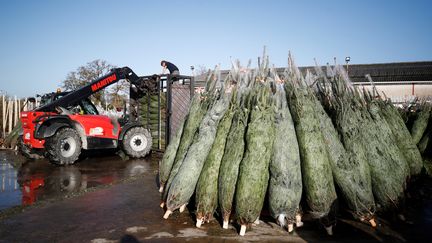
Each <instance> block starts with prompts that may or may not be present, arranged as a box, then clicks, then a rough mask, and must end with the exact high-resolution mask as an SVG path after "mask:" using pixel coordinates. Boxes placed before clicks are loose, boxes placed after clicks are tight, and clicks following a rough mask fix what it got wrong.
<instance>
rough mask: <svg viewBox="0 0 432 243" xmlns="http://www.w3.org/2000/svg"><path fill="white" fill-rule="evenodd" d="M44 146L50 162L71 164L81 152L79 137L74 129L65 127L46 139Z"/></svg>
mask: <svg viewBox="0 0 432 243" xmlns="http://www.w3.org/2000/svg"><path fill="white" fill-rule="evenodd" d="M45 148H46V151H47V154H48V158H49V160H50V161H51V162H54V163H56V164H60V165H68V164H73V163H75V161H76V160H78V157H79V155H80V153H81V139H80V137H79V135H78V133H77V132H76V131H75V130H74V129H72V128H70V127H65V128H61V129H60V130H58V131H57V132H56V133H55V134H54V136H52V137H50V138H48V139H47V140H46V143H45Z"/></svg>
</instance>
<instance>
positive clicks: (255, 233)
mask: <svg viewBox="0 0 432 243" xmlns="http://www.w3.org/2000/svg"><path fill="white" fill-rule="evenodd" d="M159 158H160V155H159V156H158V155H157V154H153V155H152V156H150V157H148V158H146V159H143V160H122V159H121V158H120V157H118V156H116V155H108V156H97V157H92V158H88V159H84V160H83V161H80V162H79V163H78V164H76V165H74V166H68V167H59V166H54V165H51V164H49V162H48V161H45V160H41V161H37V162H33V163H22V161H21V160H20V157H19V156H16V155H14V153H13V152H11V151H4V150H3V151H0V162H1V165H0V171H1V173H0V176H1V177H0V179H1V183H2V185H3V186H2V190H1V191H0V205H1V207H2V209H1V211H0V242H119V241H120V242H142V241H150V242H184V241H190V242H243V241H252V242H311V241H312V242H314V241H320V242H321V241H324V242H411V241H412V242H430V241H431V239H432V197H431V195H432V182H431V181H430V180H427V179H424V180H423V179H422V180H419V181H418V182H417V183H418V184H419V185H418V186H417V188H419V189H418V190H414V191H411V192H410V193H409V199H408V201H407V204H410V205H411V206H410V207H408V210H407V211H406V212H405V217H406V218H407V219H406V220H405V221H402V220H400V219H398V218H397V217H396V218H392V217H387V218H386V220H384V219H380V220H379V222H380V225H379V227H377V228H376V229H372V228H371V227H369V226H367V225H364V224H361V223H357V222H355V221H352V220H349V219H348V218H344V217H342V218H341V219H340V220H339V221H338V224H337V225H336V227H335V229H334V235H333V236H327V235H326V233H325V231H324V229H322V228H321V226H320V225H319V224H318V223H315V222H313V221H310V220H306V221H305V226H304V227H302V228H299V229H297V230H296V231H295V232H294V233H293V234H288V233H287V232H286V231H285V230H281V229H280V228H279V226H277V225H276V224H274V223H273V220H272V219H270V218H268V217H266V216H265V215H264V217H262V218H261V221H260V224H259V225H254V226H252V228H251V229H249V230H248V231H247V232H246V236H244V237H240V236H238V229H237V228H236V227H234V226H231V227H230V229H228V230H223V229H222V228H221V226H220V225H219V223H218V222H211V223H210V224H204V226H203V227H202V228H200V229H197V228H195V222H194V219H193V212H189V211H188V210H186V211H185V212H183V213H181V214H180V213H179V212H175V213H174V214H173V215H171V216H170V218H169V219H168V220H164V219H162V216H163V213H164V212H163V210H162V209H161V208H160V207H159V198H160V195H159V192H158V186H157V184H156V176H157V165H158V160H159ZM14 178H15V179H14ZM14 180H15V181H14ZM30 192H32V193H30Z"/></svg>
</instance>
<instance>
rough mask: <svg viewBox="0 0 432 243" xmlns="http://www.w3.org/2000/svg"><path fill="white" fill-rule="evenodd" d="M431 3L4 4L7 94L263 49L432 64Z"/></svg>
mask: <svg viewBox="0 0 432 243" xmlns="http://www.w3.org/2000/svg"><path fill="white" fill-rule="evenodd" d="M431 9H432V1H390V0H386V1H372V0H362V1H347V0H345V1H338V0H333V1H308V0H305V1H282V0H280V1H276V0H274V1H272V0H266V1H256V2H255V1H251V0H249V1H246V0H240V1H234V0H231V1H225V0H218V1H203V0H201V1H187V0H184V1H169V0H166V1H145V0H142V1H133V0H124V1H103V0H87V1H86V0H82V1H81V0H76V1H66V0H65V1H55V0H52V1H48V0H40V1H24V0H21V1H20V0H17V1H12V0H9V1H6V0H0V11H1V14H0V30H1V31H2V34H1V38H0V54H1V57H0V71H1V75H0V90H1V91H3V92H7V94H9V95H17V96H19V97H24V96H32V95H35V94H37V93H38V94H40V93H45V92H50V91H54V90H55V89H56V88H57V87H59V86H60V84H61V82H62V80H64V79H65V77H66V75H67V74H68V73H69V72H70V71H73V70H75V69H76V68H77V67H78V66H81V65H84V64H86V63H87V62H90V61H93V60H95V59H103V60H106V61H108V62H109V63H111V64H113V65H117V66H129V67H131V68H132V69H133V70H134V71H135V72H136V73H137V74H138V75H150V74H154V73H159V72H160V71H161V67H160V60H162V59H166V60H168V61H172V62H173V63H175V64H176V65H177V66H178V67H179V68H180V72H181V73H183V74H186V75H190V74H191V71H190V66H191V65H194V66H196V67H197V66H199V65H202V66H205V67H207V68H212V67H214V66H215V65H217V64H221V66H222V68H224V69H228V68H229V67H230V57H232V58H233V59H239V60H240V61H242V63H244V64H246V63H247V61H248V60H249V59H252V60H253V63H255V62H256V59H257V57H258V56H260V55H261V53H262V49H263V46H267V49H268V54H269V55H270V61H271V62H272V63H273V64H274V65H276V66H278V67H282V66H286V63H287V57H288V51H290V50H291V52H292V53H293V55H294V58H295V60H296V62H297V64H298V65H300V66H303V65H313V63H314V61H313V58H316V59H317V60H318V61H319V62H320V63H322V64H325V63H326V62H332V61H333V57H336V58H337V60H339V62H343V60H344V58H345V57H346V56H350V57H351V63H352V64H360V63H383V62H409V61H431V60H432V45H431V44H432V31H431V30H432V11H431Z"/></svg>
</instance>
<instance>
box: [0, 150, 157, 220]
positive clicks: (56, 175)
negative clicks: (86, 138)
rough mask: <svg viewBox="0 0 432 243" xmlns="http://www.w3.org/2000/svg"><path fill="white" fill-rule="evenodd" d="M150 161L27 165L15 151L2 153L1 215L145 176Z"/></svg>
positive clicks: (114, 159)
mask: <svg viewBox="0 0 432 243" xmlns="http://www.w3.org/2000/svg"><path fill="white" fill-rule="evenodd" d="M150 160H151V159H140V160H122V159H121V158H120V157H119V156H116V155H111V156H110V155H108V156H103V157H100V156H98V157H92V158H89V159H84V160H82V161H80V162H79V163H76V164H75V165H71V166H56V165H54V164H51V163H50V162H49V161H48V160H45V159H44V160H35V161H28V162H25V161H23V160H22V158H21V156H17V155H15V152H14V151H11V150H0V211H1V210H5V209H8V208H11V207H14V206H20V205H24V206H25V205H31V204H33V203H35V202H36V201H40V200H45V199H52V198H58V197H63V196H67V195H68V194H74V193H77V192H81V191H84V190H86V189H89V188H93V187H97V186H101V185H107V184H111V183H114V182H117V181H119V180H122V179H127V178H129V177H133V176H138V175H141V174H144V173H146V172H149V170H150V163H152V162H151V161H150Z"/></svg>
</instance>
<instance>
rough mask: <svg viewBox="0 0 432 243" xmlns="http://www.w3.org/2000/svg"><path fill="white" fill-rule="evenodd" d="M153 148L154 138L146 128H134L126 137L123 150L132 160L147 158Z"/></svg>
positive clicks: (123, 141)
mask: <svg viewBox="0 0 432 243" xmlns="http://www.w3.org/2000/svg"><path fill="white" fill-rule="evenodd" d="M151 147H152V137H151V134H150V132H149V130H147V129H145V128H144V127H132V128H130V129H129V130H128V131H127V132H126V133H125V135H124V137H123V140H122V148H123V151H124V152H125V154H127V155H128V156H130V157H132V158H142V157H144V156H146V155H147V154H148V153H149V152H150V150H151Z"/></svg>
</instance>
